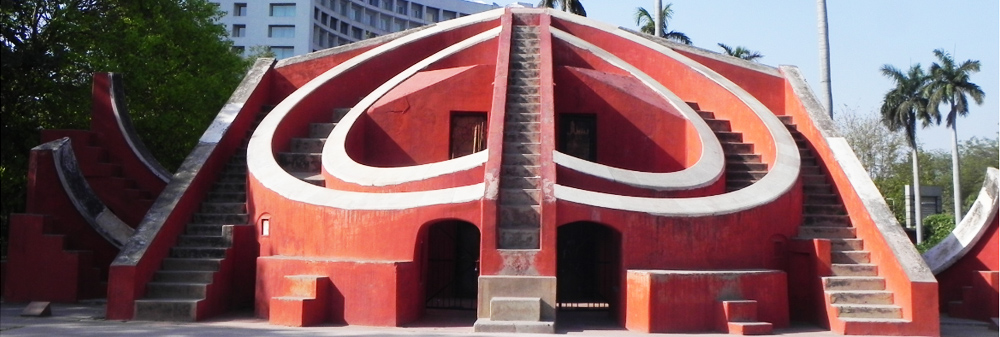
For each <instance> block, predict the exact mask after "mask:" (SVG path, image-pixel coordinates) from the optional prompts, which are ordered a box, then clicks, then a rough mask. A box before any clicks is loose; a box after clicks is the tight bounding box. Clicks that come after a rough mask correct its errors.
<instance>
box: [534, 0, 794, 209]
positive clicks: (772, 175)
mask: <svg viewBox="0 0 1000 337" xmlns="http://www.w3.org/2000/svg"><path fill="white" fill-rule="evenodd" d="M549 13H550V14H551V15H552V16H553V17H557V18H559V19H560V20H565V21H570V22H574V23H576V24H579V25H583V26H592V27H597V28H598V29H602V30H603V31H605V32H607V33H610V34H614V35H615V36H618V37H620V38H622V39H625V40H628V41H632V42H634V43H636V44H638V45H642V46H645V47H647V48H650V49H652V50H655V51H657V52H659V53H661V54H664V55H666V56H667V57H670V58H673V59H675V60H677V61H679V62H681V63H683V64H684V65H686V66H687V67H689V68H691V69H692V70H694V71H696V72H698V73H700V74H702V75H703V76H705V77H706V78H708V79H709V80H711V81H713V82H715V83H717V84H718V85H719V86H721V87H722V88H724V89H726V90H728V91H729V92H731V93H733V95H735V96H736V97H737V98H739V99H740V100H741V101H743V103H744V104H746V105H747V106H748V107H749V108H750V109H751V110H752V111H753V112H754V114H756V115H757V117H758V118H760V120H761V122H763V124H764V126H765V127H766V128H767V130H768V132H769V133H770V135H771V137H772V139H774V146H775V160H774V165H772V167H771V169H770V170H769V171H768V173H767V174H766V175H765V176H764V177H763V178H761V179H760V180H759V181H757V182H756V183H754V184H753V185H750V186H748V187H746V188H742V189H739V190H736V191H733V192H730V193H725V194H720V195H714V196H707V197H697V198H643V197H628V196H619V195H611V194H606V193H599V192H592V191H585V190H581V189H577V188H572V187H568V186H562V185H558V184H557V185H556V186H555V196H556V198H559V199H562V200H566V201H569V202H573V203H579V204H584V205H591V206H598V207H606V208H614V209H620V210H627V211H634V212H643V213H650V214H657V215H667V216H688V217H690V216H706V215H718V214H728V213H734V212H739V211H743V210H747V209H751V208H754V207H758V206H761V205H764V204H767V203H769V202H771V201H773V200H775V199H777V198H778V197H779V196H781V195H783V194H785V193H786V192H788V191H789V190H790V189H791V188H792V187H793V186H795V182H796V181H797V180H798V176H799V166H800V164H801V162H800V158H799V150H798V147H797V146H796V145H795V141H794V139H792V135H791V133H789V132H788V129H786V128H785V126H784V124H782V123H781V121H780V120H778V117H777V116H775V115H774V113H772V112H771V111H770V109H768V108H767V107H766V106H764V104H762V103H760V101H758V100H757V99H756V98H754V97H753V96H752V95H750V94H749V93H747V92H746V91H745V90H743V88H740V87H739V86H738V85H736V84H735V83H733V82H732V81H730V80H729V79H727V78H725V77H723V76H722V75H720V74H718V73H716V72H715V71H713V70H712V69H710V68H708V67H706V66H704V65H702V64H700V63H698V62H695V61H694V60H691V59H690V58H687V57H686V56H684V55H682V54H680V53H678V52H676V51H674V50H672V49H670V48H667V47H665V46H662V45H659V44H655V43H653V42H652V41H649V40H645V39H642V38H641V37H639V36H635V35H633V34H628V33H626V32H624V31H622V30H619V29H618V28H615V27H612V26H609V25H606V24H603V23H599V22H594V21H590V20H587V21H586V22H583V19H582V18H581V17H578V16H576V15H571V14H565V13H561V12H559V11H549Z"/></svg>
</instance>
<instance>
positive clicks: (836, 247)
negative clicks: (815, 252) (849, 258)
mask: <svg viewBox="0 0 1000 337" xmlns="http://www.w3.org/2000/svg"><path fill="white" fill-rule="evenodd" d="M864 248H865V243H864V241H863V240H861V239H830V250H831V251H844V250H863V249H864Z"/></svg>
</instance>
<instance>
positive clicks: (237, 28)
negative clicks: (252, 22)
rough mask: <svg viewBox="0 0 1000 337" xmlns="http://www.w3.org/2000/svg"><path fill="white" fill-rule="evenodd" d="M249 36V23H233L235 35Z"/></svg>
mask: <svg viewBox="0 0 1000 337" xmlns="http://www.w3.org/2000/svg"><path fill="white" fill-rule="evenodd" d="M244 36H247V25H233V37H244Z"/></svg>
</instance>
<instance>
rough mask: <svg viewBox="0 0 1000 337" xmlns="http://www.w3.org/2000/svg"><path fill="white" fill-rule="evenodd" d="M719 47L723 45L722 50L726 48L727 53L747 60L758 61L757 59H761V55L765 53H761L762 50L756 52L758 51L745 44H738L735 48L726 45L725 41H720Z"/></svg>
mask: <svg viewBox="0 0 1000 337" xmlns="http://www.w3.org/2000/svg"><path fill="white" fill-rule="evenodd" d="M719 47H722V50H724V51H725V52H726V54H729V56H732V57H739V58H741V59H744V60H747V61H755V62H756V61H757V59H759V58H761V57H764V55H761V53H760V52H756V51H753V50H750V49H747V48H745V47H743V46H736V48H733V47H730V46H728V45H726V44H725V43H720V44H719Z"/></svg>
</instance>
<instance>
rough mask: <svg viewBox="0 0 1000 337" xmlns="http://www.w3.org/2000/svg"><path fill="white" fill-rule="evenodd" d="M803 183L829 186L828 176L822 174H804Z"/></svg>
mask: <svg viewBox="0 0 1000 337" xmlns="http://www.w3.org/2000/svg"><path fill="white" fill-rule="evenodd" d="M802 183H803V184H807V185H815V184H829V182H828V181H826V176H825V175H822V174H803V175H802Z"/></svg>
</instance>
